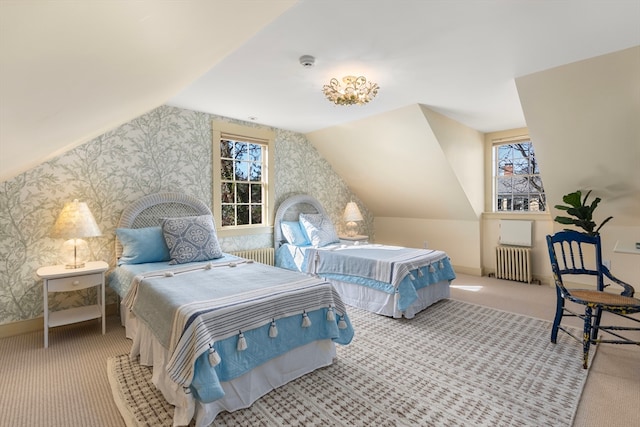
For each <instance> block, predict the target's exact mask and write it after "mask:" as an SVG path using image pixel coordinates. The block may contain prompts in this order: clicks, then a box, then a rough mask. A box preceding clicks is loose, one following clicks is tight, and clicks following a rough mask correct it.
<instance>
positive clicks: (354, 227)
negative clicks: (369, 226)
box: [347, 221, 358, 237]
mask: <svg viewBox="0 0 640 427" xmlns="http://www.w3.org/2000/svg"><path fill="white" fill-rule="evenodd" d="M356 234H358V224H356V223H355V221H349V222H347V236H349V237H353V236H355V235H356Z"/></svg>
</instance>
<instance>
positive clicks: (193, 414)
mask: <svg viewBox="0 0 640 427" xmlns="http://www.w3.org/2000/svg"><path fill="white" fill-rule="evenodd" d="M158 224H162V226H161V227H158ZM212 225H213V220H212V218H211V212H210V211H209V209H208V208H207V206H206V205H204V204H203V203H202V202H200V201H199V200H197V199H194V198H192V197H190V196H186V195H184V194H179V193H160V194H154V195H151V196H147V197H144V198H142V199H140V200H139V201H138V202H136V203H134V204H133V205H131V206H129V207H128V208H127V209H125V211H124V212H123V214H122V217H121V219H120V223H119V224H118V229H117V230H116V235H117V238H116V256H117V259H118V266H117V267H116V268H115V269H114V271H113V272H111V274H110V275H109V285H110V287H112V288H113V289H114V290H115V291H116V292H117V293H118V295H119V296H120V297H121V298H122V302H121V316H122V319H121V320H122V322H123V324H124V325H125V327H126V332H127V336H128V337H130V338H131V339H132V340H133V343H132V349H131V353H130V356H131V357H132V358H138V357H139V360H140V363H141V364H143V365H147V366H152V367H153V378H152V380H153V383H154V384H155V385H156V387H158V389H159V390H160V391H161V392H162V394H163V395H164V397H165V398H166V399H167V401H168V402H169V403H170V404H172V405H174V406H175V412H174V420H173V424H174V425H176V426H177V425H188V424H189V423H190V422H191V420H192V419H193V418H195V421H196V425H197V426H205V425H209V424H210V423H211V422H213V420H214V419H215V417H216V416H217V414H218V413H220V412H222V411H224V410H226V411H234V410H237V409H241V408H246V407H248V406H250V405H251V404H252V403H253V402H254V401H256V400H257V399H259V398H260V397H261V396H263V395H264V394H266V393H268V392H269V391H271V390H272V389H274V388H277V387H280V386H281V385H283V384H285V383H287V382H289V381H291V380H293V379H295V378H298V377H300V376H302V375H305V374H307V373H309V372H311V371H313V370H315V369H318V368H320V367H323V366H328V365H330V364H331V363H333V360H334V357H335V354H336V353H335V344H336V343H338V344H348V343H349V342H350V341H351V339H352V337H353V328H352V326H351V324H350V321H349V318H348V316H347V313H346V310H345V306H344V303H343V302H342V300H341V298H340V296H339V294H338V293H337V292H336V290H335V289H334V288H333V286H332V285H331V284H330V283H328V282H327V281H325V280H322V279H319V278H315V277H309V276H304V275H301V274H299V273H295V272H292V271H286V270H283V269H279V268H275V267H272V266H267V265H264V264H260V263H256V262H251V261H249V260H245V259H243V258H238V257H234V256H232V255H229V254H225V253H221V251H219V245H218V246H217V247H216V245H217V238H216V236H215V228H213V227H212ZM203 230H204V231H205V232H204V233H203ZM206 231H208V233H207V232H206ZM167 233H168V234H167ZM171 235H173V236H174V237H175V239H174V240H173V241H171V238H169V239H167V240H166V243H167V244H169V243H172V248H173V249H174V250H172V249H169V251H168V253H167V251H164V250H161V251H157V248H158V246H162V245H161V244H162V238H163V237H167V236H171ZM190 236H191V237H195V238H194V239H192V241H191V242H189V241H188V240H189V237H190ZM203 242H204V245H203V247H204V249H203V248H198V247H197V246H198V244H200V243H203ZM193 245H195V246H196V247H195V249H194V247H193ZM168 246H171V245H168ZM185 254H186V255H187V256H186V257H185ZM194 254H195V256H193V255H194ZM189 257H191V258H193V259H194V261H191V262H189ZM202 258H210V259H202ZM176 260H177V261H178V263H175V264H172V262H176Z"/></svg>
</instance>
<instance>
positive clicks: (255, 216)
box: [251, 205, 262, 224]
mask: <svg viewBox="0 0 640 427" xmlns="http://www.w3.org/2000/svg"><path fill="white" fill-rule="evenodd" d="M251 223H252V224H262V206H261V205H251Z"/></svg>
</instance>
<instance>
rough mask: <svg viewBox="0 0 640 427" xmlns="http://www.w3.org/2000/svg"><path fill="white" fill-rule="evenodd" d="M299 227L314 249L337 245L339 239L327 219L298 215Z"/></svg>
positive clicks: (312, 215)
mask: <svg viewBox="0 0 640 427" xmlns="http://www.w3.org/2000/svg"><path fill="white" fill-rule="evenodd" d="M300 225H302V228H303V229H304V231H305V232H306V233H307V236H308V237H309V240H310V241H311V244H312V245H313V246H315V247H316V248H319V247H322V246H327V245H329V244H331V243H338V242H340V239H339V238H338V234H337V233H336V230H335V228H333V224H332V223H331V221H330V220H329V218H325V217H324V216H323V215H322V214H305V213H301V214H300Z"/></svg>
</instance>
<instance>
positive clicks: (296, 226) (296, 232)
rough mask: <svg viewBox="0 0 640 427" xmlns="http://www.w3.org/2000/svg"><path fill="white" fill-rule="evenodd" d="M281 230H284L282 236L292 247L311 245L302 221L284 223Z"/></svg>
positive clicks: (281, 224)
mask: <svg viewBox="0 0 640 427" xmlns="http://www.w3.org/2000/svg"><path fill="white" fill-rule="evenodd" d="M280 230H282V235H283V236H284V238H285V239H286V240H287V242H288V243H289V244H291V245H295V246H308V245H309V244H311V242H309V238H308V237H307V235H306V234H305V231H304V229H303V228H302V224H300V221H282V222H281V223H280Z"/></svg>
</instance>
